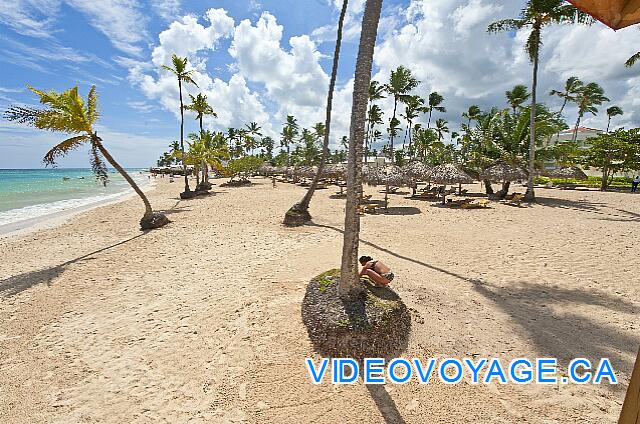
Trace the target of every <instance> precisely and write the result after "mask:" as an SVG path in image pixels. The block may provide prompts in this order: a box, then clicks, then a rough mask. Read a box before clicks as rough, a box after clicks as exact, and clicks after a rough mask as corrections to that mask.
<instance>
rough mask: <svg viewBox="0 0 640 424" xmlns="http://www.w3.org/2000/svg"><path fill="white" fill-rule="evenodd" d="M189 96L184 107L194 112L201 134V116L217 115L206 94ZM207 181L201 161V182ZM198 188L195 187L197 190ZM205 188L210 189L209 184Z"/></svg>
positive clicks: (207, 171)
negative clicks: (187, 102) (188, 100)
mask: <svg viewBox="0 0 640 424" xmlns="http://www.w3.org/2000/svg"><path fill="white" fill-rule="evenodd" d="M189 98H190V99H191V104H188V105H186V106H185V107H184V108H185V109H186V110H191V111H193V112H195V113H196V119H197V120H198V121H199V124H200V133H201V134H202V132H203V131H204V125H203V118H204V116H205V115H211V116H213V117H216V118H217V117H218V115H217V114H216V113H215V112H214V111H213V108H212V107H211V106H210V105H209V103H207V96H206V95H204V94H202V93H198V95H197V96H196V97H193V96H192V95H191V94H189ZM208 181H209V168H208V167H207V164H206V163H204V161H203V163H202V183H201V184H203V185H204V184H206V183H207V182H208ZM197 189H198V188H196V190H197ZM206 189H211V186H210V185H207V186H206Z"/></svg>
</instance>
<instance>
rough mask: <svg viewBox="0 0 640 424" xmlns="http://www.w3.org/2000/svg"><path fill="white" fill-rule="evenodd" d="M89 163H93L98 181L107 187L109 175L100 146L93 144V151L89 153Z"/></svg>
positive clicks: (92, 166) (92, 168)
mask: <svg viewBox="0 0 640 424" xmlns="http://www.w3.org/2000/svg"><path fill="white" fill-rule="evenodd" d="M89 161H90V162H91V170H92V171H93V173H94V174H95V176H96V179H97V180H98V181H100V182H101V183H102V185H103V186H105V187H106V186H107V182H108V181H109V174H108V173H107V164H106V163H105V162H104V160H103V159H102V155H101V154H100V150H99V149H98V146H96V145H95V144H94V143H91V150H90V151H89Z"/></svg>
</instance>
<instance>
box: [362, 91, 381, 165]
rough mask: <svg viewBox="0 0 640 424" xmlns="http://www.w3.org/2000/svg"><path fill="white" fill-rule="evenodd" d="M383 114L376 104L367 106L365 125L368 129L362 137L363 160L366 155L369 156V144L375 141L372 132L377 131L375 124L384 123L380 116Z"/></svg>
mask: <svg viewBox="0 0 640 424" xmlns="http://www.w3.org/2000/svg"><path fill="white" fill-rule="evenodd" d="M383 115H384V112H383V111H382V108H381V107H380V106H378V105H376V104H372V105H371V106H369V111H368V112H367V126H368V129H367V131H366V134H365V139H364V143H365V144H364V146H365V149H364V156H365V158H364V159H365V162H366V160H367V157H368V156H369V150H371V146H372V145H373V143H374V142H375V141H376V139H375V138H374V136H373V135H374V133H375V132H376V131H377V130H376V129H375V128H376V125H382V124H383V123H384V121H383V119H382V116H383Z"/></svg>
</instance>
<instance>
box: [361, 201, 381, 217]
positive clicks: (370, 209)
mask: <svg viewBox="0 0 640 424" xmlns="http://www.w3.org/2000/svg"><path fill="white" fill-rule="evenodd" d="M379 207H380V205H379V204H377V203H361V204H359V205H358V214H360V215H364V214H365V213H376V212H377V211H378V208H379Z"/></svg>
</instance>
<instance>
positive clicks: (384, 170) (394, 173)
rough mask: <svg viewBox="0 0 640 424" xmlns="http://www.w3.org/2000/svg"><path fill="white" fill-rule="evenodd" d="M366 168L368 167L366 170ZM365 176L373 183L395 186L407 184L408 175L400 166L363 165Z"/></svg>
mask: <svg viewBox="0 0 640 424" xmlns="http://www.w3.org/2000/svg"><path fill="white" fill-rule="evenodd" d="M364 168H368V170H367V171H365V169H364ZM362 174H363V178H365V180H366V181H367V182H368V183H369V184H371V185H379V184H380V185H382V184H389V185H393V186H402V185H405V182H406V177H405V175H404V172H402V169H401V168H400V167H399V166H396V165H385V166H376V167H363V172H362Z"/></svg>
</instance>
